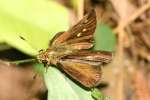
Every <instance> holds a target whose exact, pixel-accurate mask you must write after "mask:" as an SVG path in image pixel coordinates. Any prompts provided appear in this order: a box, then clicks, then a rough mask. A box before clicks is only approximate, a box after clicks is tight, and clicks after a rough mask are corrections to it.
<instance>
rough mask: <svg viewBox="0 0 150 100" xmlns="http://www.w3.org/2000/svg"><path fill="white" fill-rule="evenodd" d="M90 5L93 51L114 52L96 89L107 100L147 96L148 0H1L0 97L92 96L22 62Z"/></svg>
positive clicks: (149, 96)
mask: <svg viewBox="0 0 150 100" xmlns="http://www.w3.org/2000/svg"><path fill="white" fill-rule="evenodd" d="M92 8H94V9H95V11H96V16H97V28H96V31H95V47H94V50H104V51H109V52H113V61H112V62H111V63H110V64H108V65H107V66H104V67H102V70H103V71H102V72H103V74H102V83H101V84H100V86H98V89H99V90H100V91H101V92H102V94H103V95H105V96H107V97H108V98H107V99H108V100H109V99H110V100H150V0H14V1H13V2H12V1H11V0H7V1H3V0H1V1H0V59H1V60H0V100H47V99H48V100H94V99H93V98H91V97H90V96H91V94H90V93H91V92H89V91H87V90H84V89H83V90H82V88H81V87H78V86H76V85H74V83H70V80H68V79H67V81H63V79H66V77H65V76H63V75H62V74H60V73H59V72H57V71H55V70H53V69H50V70H49V71H48V72H49V73H50V74H48V75H43V73H44V72H43V71H41V69H42V68H43V67H41V66H43V65H40V64H38V63H37V62H32V63H31V62H28V61H27V60H26V59H30V58H35V57H36V55H37V54H38V51H39V50H40V49H45V48H47V47H48V43H49V40H50V39H51V38H52V37H53V36H54V35H55V34H56V33H57V32H59V31H65V30H67V29H68V28H69V27H71V26H72V25H74V24H75V23H77V22H78V21H79V20H80V19H82V17H83V15H84V14H86V13H87V12H88V11H89V10H90V9H92ZM18 60H23V62H24V63H23V64H22V63H21V62H18ZM10 62H13V63H10ZM25 62H28V63H25ZM54 72H56V73H54ZM51 73H53V74H51ZM59 75H60V76H61V77H62V78H63V79H60V78H59V77H60V76H59ZM57 76H59V77H57ZM66 84H67V85H66ZM68 84H69V85H68ZM54 85H56V86H54ZM63 86H64V87H63ZM66 87H67V88H66ZM74 87H75V88H74ZM70 88H71V89H73V92H70ZM63 89H64V90H66V91H63ZM80 89H81V90H80ZM76 90H77V91H76ZM71 91H72V90H71ZM63 93H64V94H63ZM65 93H66V94H65ZM67 93H68V94H67ZM69 93H72V94H69ZM85 94H86V95H85ZM89 94H90V96H89ZM66 95H67V98H66V97H64V96H66ZM68 95H69V96H68ZM75 95H76V96H75ZM47 96H48V97H47ZM74 96H75V97H74ZM72 97H74V99H73V98H72ZM76 97H77V98H76ZM69 98H72V99H69ZM81 98H82V99H81ZM83 98H84V99H83ZM85 98H87V99H85ZM97 100H103V99H97Z"/></svg>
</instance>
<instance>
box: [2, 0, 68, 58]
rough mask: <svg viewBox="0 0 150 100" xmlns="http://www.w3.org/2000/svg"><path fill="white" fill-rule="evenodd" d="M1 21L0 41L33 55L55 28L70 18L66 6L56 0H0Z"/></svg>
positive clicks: (44, 45) (62, 25)
mask: <svg viewBox="0 0 150 100" xmlns="http://www.w3.org/2000/svg"><path fill="white" fill-rule="evenodd" d="M0 22H1V23H0V43H7V44H9V45H10V46H12V47H14V48H16V49H18V50H20V51H22V52H24V53H26V54H29V55H36V54H37V53H38V50H40V49H43V48H47V47H48V41H49V40H50V39H51V38H52V37H53V36H54V34H55V33H56V32H59V31H62V30H64V29H67V27H68V23H69V20H68V12H67V10H66V9H65V8H64V7H62V6H60V5H59V4H57V3H56V2H52V1H49V0H13V1H12V0H0ZM20 37H23V38H24V39H25V40H24V39H21V38H20Z"/></svg>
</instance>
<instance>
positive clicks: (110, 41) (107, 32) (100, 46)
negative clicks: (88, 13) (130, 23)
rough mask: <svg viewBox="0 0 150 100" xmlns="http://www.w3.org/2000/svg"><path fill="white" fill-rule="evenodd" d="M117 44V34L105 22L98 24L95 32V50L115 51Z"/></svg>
mask: <svg viewBox="0 0 150 100" xmlns="http://www.w3.org/2000/svg"><path fill="white" fill-rule="evenodd" d="M115 45H116V38H115V34H114V33H113V31H112V30H111V28H110V27H109V26H107V25H105V24H98V25H97V28H96V32H95V46H94V49H95V50H104V51H114V50H115Z"/></svg>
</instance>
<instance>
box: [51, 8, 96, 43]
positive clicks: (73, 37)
mask: <svg viewBox="0 0 150 100" xmlns="http://www.w3.org/2000/svg"><path fill="white" fill-rule="evenodd" d="M95 28H96V14H95V11H94V10H91V11H90V12H89V13H88V14H86V15H85V16H84V18H83V19H82V20H80V21H79V22H78V23H77V24H76V25H74V26H73V27H71V28H70V29H69V30H68V31H66V32H63V33H58V35H57V36H56V37H54V38H53V39H52V40H51V41H50V46H52V45H54V46H55V45H60V44H62V43H66V44H68V43H69V44H70V43H77V42H83V41H84V42H90V41H92V40H93V34H94V31H95ZM80 38H81V39H80Z"/></svg>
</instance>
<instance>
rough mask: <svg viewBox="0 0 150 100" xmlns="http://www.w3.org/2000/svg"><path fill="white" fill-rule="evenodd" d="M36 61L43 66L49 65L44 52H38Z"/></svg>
mask: <svg viewBox="0 0 150 100" xmlns="http://www.w3.org/2000/svg"><path fill="white" fill-rule="evenodd" d="M37 59H38V61H39V62H40V63H43V64H44V65H49V59H48V54H47V52H46V50H43V49H42V50H40V51H39V54H38V55H37Z"/></svg>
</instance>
